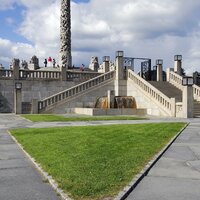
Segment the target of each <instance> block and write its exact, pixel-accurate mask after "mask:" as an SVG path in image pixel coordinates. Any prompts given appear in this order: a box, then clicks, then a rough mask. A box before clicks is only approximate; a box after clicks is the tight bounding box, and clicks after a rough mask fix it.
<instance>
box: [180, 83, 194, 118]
mask: <svg viewBox="0 0 200 200" xmlns="http://www.w3.org/2000/svg"><path fill="white" fill-rule="evenodd" d="M182 99H183V100H182V101H183V118H193V106H194V98H193V87H192V86H183V94H182Z"/></svg>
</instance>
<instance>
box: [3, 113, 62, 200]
mask: <svg viewBox="0 0 200 200" xmlns="http://www.w3.org/2000/svg"><path fill="white" fill-rule="evenodd" d="M26 125H29V123H27V122H26V121H25V120H23V119H21V118H20V117H18V116H14V115H0V200H60V198H59V197H58V196H57V195H56V193H55V192H54V191H53V189H52V188H51V187H50V185H48V184H47V183H45V181H44V180H43V178H42V176H41V175H40V174H39V172H38V171H37V170H36V169H35V168H34V167H33V165H32V163H31V162H30V161H29V160H28V159H27V158H26V157H25V155H24V153H23V152H22V151H21V150H20V149H19V147H18V146H17V145H16V144H15V142H14V141H13V140H12V138H11V137H10V135H8V133H7V131H6V129H7V128H14V127H23V126H26Z"/></svg>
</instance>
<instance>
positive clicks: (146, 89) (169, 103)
mask: <svg viewBox="0 0 200 200" xmlns="http://www.w3.org/2000/svg"><path fill="white" fill-rule="evenodd" d="M128 78H129V79H131V80H132V81H133V82H134V83H135V85H136V87H137V88H138V89H140V91H141V92H142V93H143V94H144V95H146V96H147V97H148V98H150V99H151V100H152V101H154V102H155V103H156V105H158V106H159V107H160V108H162V109H163V110H164V111H165V112H166V113H167V114H168V115H169V116H175V114H176V113H175V109H176V105H175V98H169V97H167V96H166V95H164V94H163V93H162V92H160V91H159V90H158V89H156V88H155V87H154V86H152V85H151V84H149V83H148V82H147V81H145V80H144V79H143V78H141V77H140V76H138V75H137V74H136V73H134V72H133V71H132V70H128Z"/></svg>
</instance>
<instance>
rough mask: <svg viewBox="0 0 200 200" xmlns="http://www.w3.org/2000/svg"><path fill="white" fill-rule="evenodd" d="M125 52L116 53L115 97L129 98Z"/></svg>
mask: <svg viewBox="0 0 200 200" xmlns="http://www.w3.org/2000/svg"><path fill="white" fill-rule="evenodd" d="M123 53H124V52H123V51H117V52H116V60H115V67H116V75H115V96H127V80H126V76H125V73H126V71H125V69H124V56H123Z"/></svg>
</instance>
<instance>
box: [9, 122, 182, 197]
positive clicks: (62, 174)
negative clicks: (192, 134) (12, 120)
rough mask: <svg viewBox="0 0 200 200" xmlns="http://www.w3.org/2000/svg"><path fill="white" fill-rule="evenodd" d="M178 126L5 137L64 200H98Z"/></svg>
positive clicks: (54, 131) (143, 162)
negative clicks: (14, 140) (47, 176)
mask: <svg viewBox="0 0 200 200" xmlns="http://www.w3.org/2000/svg"><path fill="white" fill-rule="evenodd" d="M184 125H185V124H184V123H160V124H135V125H109V126H87V127H62V128H45V129H16V130H12V131H11V133H12V135H14V137H16V138H17V140H18V141H19V142H20V143H21V144H22V145H23V147H24V149H25V150H26V151H27V152H28V153H29V154H30V155H31V156H32V157H34V158H35V160H36V161H37V162H38V163H40V164H41V166H42V168H43V169H44V170H45V171H46V172H48V173H49V174H50V175H51V176H53V178H54V179H55V180H56V181H57V183H58V184H59V187H60V188H62V189H63V190H64V191H65V192H66V193H67V194H68V195H69V196H70V197H72V198H73V199H76V200H80V199H84V200H89V199H90V200H91V199H93V200H97V199H98V200H100V199H103V198H105V197H112V196H114V195H116V194H118V192H119V191H120V190H121V189H122V188H123V187H124V186H126V185H127V184H128V183H129V182H130V181H131V180H132V178H133V177H134V175H136V174H137V173H138V172H140V171H141V170H142V169H143V167H144V166H145V165H146V164H147V162H148V161H149V160H151V159H152V157H153V156H154V155H155V154H156V153H158V152H159V151H160V150H161V149H162V148H163V147H164V146H165V145H166V144H167V142H169V140H170V139H171V138H172V137H173V136H174V135H176V134H177V132H178V131H179V130H180V129H181V128H182V127H183V126H184Z"/></svg>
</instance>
